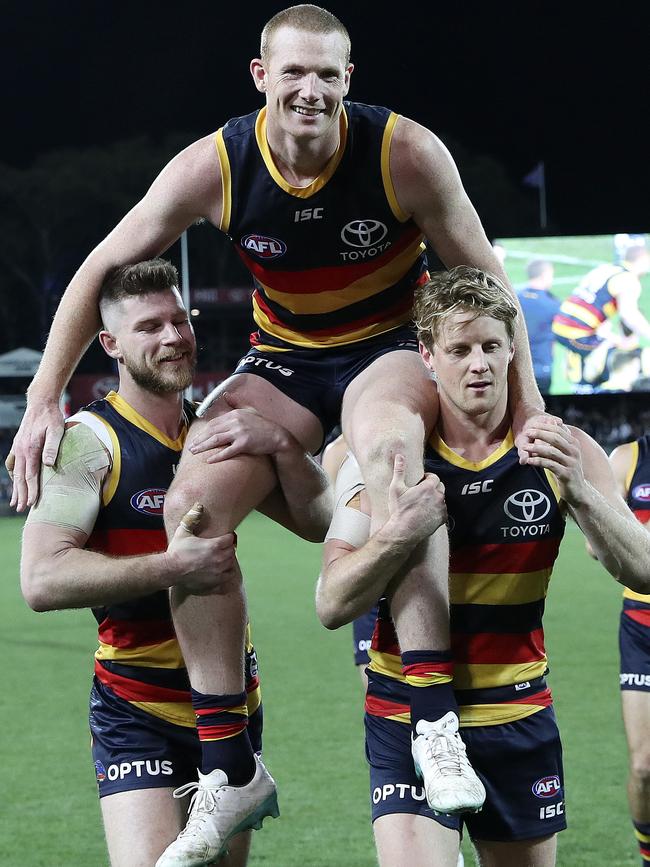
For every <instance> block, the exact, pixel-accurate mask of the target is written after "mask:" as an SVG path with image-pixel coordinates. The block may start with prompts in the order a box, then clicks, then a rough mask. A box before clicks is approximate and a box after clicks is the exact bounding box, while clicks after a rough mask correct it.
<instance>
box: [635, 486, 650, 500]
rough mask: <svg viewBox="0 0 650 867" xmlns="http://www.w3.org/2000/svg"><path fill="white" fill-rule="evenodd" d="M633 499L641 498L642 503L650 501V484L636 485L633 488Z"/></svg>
mask: <svg viewBox="0 0 650 867" xmlns="http://www.w3.org/2000/svg"><path fill="white" fill-rule="evenodd" d="M632 499H633V500H641V502H642V503H650V484H648V483H646V484H643V485H635V486H634V488H633V489H632Z"/></svg>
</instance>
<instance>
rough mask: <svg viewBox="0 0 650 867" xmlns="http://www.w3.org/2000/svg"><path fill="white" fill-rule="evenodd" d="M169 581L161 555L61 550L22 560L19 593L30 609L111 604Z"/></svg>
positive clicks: (165, 585)
mask: <svg viewBox="0 0 650 867" xmlns="http://www.w3.org/2000/svg"><path fill="white" fill-rule="evenodd" d="M35 526H36V525H35ZM173 583H174V576H173V575H172V570H171V569H170V567H169V564H168V558H167V555H166V554H165V552H162V553H159V554H147V555H144V556H137V557H108V556H107V555H105V554H100V553H97V552H95V551H87V550H84V549H79V548H66V549H63V550H61V551H59V552H58V553H56V554H54V555H53V556H48V557H42V558H40V559H38V560H33V561H30V559H29V558H28V557H25V556H24V557H23V563H22V564H21V585H22V590H23V595H24V597H25V599H26V601H27V603H28V605H29V606H30V607H31V608H33V609H34V610H35V611H54V610H58V609H66V608H93V607H97V606H101V605H111V604H113V603H117V602H124V601H125V600H128V599H135V598H137V597H139V596H146V595H148V594H149V593H155V592H156V591H158V590H165V589H167V588H168V587H170V586H171V585H172V584H173Z"/></svg>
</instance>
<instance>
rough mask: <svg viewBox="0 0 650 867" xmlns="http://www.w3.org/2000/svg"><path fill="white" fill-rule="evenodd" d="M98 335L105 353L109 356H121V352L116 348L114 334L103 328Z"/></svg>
mask: <svg viewBox="0 0 650 867" xmlns="http://www.w3.org/2000/svg"><path fill="white" fill-rule="evenodd" d="M98 337H99V342H100V343H101V345H102V349H103V350H104V352H105V353H106V354H107V355H110V357H111V358H119V357H120V356H121V352H120V351H119V349H118V348H117V338H116V337H115V335H114V334H111V332H110V331H106V330H104V329H103V330H102V331H100V332H99V334H98Z"/></svg>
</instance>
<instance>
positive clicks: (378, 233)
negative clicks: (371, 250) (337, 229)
mask: <svg viewBox="0 0 650 867" xmlns="http://www.w3.org/2000/svg"><path fill="white" fill-rule="evenodd" d="M387 234H388V229H387V228H386V226H385V225H384V224H383V223H380V222H379V220H352V222H350V223H348V224H347V226H343V228H342V229H341V240H342V241H345V243H346V244H348V245H349V246H350V247H374V246H375V244H378V243H379V242H380V241H383V240H384V238H385V237H386V235H387Z"/></svg>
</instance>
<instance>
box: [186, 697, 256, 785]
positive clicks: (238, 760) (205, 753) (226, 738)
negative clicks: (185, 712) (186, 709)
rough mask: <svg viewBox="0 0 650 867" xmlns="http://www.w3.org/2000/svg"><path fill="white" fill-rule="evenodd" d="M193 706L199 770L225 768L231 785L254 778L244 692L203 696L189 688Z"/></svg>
mask: <svg viewBox="0 0 650 867" xmlns="http://www.w3.org/2000/svg"><path fill="white" fill-rule="evenodd" d="M191 692H192V707H193V708H194V713H195V714H196V729H197V732H198V735H199V741H200V742H201V773H202V774H209V773H210V772H211V771H214V770H215V768H219V769H220V770H222V771H224V772H225V773H226V774H227V776H228V782H229V783H230V785H232V786H243V785H246V783H249V782H250V781H251V780H252V779H253V775H254V774H255V759H254V758H253V748H252V747H251V742H250V740H249V737H248V731H247V726H248V710H247V708H246V693H245V692H241V693H237V694H236V695H204V694H203V693H201V692H196V690H194V689H193V690H192V691H191Z"/></svg>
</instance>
